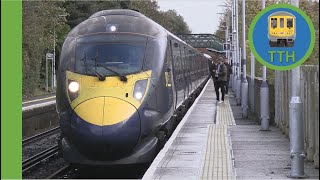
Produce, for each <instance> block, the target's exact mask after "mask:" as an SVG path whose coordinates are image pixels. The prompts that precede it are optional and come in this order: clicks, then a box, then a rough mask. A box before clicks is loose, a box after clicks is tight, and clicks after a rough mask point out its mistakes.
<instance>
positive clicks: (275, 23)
mask: <svg viewBox="0 0 320 180" xmlns="http://www.w3.org/2000/svg"><path fill="white" fill-rule="evenodd" d="M271 27H272V28H277V18H271Z"/></svg>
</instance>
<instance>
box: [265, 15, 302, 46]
mask: <svg viewBox="0 0 320 180" xmlns="http://www.w3.org/2000/svg"><path fill="white" fill-rule="evenodd" d="M268 38H269V45H270V47H293V46H294V40H295V38H296V18H295V16H294V15H293V14H291V13H288V12H284V11H280V12H275V13H273V14H271V15H270V16H269V17H268Z"/></svg>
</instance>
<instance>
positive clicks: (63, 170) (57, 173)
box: [45, 164, 71, 179]
mask: <svg viewBox="0 0 320 180" xmlns="http://www.w3.org/2000/svg"><path fill="white" fill-rule="evenodd" d="M70 168H71V166H70V165H69V164H68V165H65V166H63V167H62V168H61V169H59V170H58V171H56V172H54V173H53V174H51V175H50V176H48V177H46V178H45V179H57V178H58V177H59V176H60V175H63V174H64V173H65V172H66V171H68V170H69V169H70Z"/></svg>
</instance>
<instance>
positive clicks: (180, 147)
mask: <svg viewBox="0 0 320 180" xmlns="http://www.w3.org/2000/svg"><path fill="white" fill-rule="evenodd" d="M259 130H260V125H258V124H257V123H256V121H253V120H250V119H248V118H242V108H241V106H236V103H235V97H234V96H233V94H232V93H230V95H229V96H227V97H226V98H225V102H224V103H217V101H216V95H215V92H214V86H213V83H212V80H209V81H208V82H207V84H206V86H205V87H204V89H203V91H202V92H201V94H200V95H199V96H198V98H197V99H196V101H195V102H194V104H193V105H192V107H191V108H190V109H189V110H188V112H187V114H186V115H185V116H184V118H183V119H182V121H181V122H180V124H179V125H178V127H177V128H176V130H175V131H174V133H173V134H172V136H171V137H170V139H169V141H168V142H167V143H166V145H165V146H164V148H163V149H162V150H161V151H160V152H159V154H158V155H157V157H156V158H155V160H154V161H153V163H152V164H151V166H150V167H149V169H148V170H147V171H146V173H145V174H144V176H143V178H142V179H148V180H149V179H150V180H151V179H290V178H288V175H289V173H290V144H289V139H288V138H287V137H285V136H284V135H283V134H282V133H281V132H280V130H279V129H278V128H276V127H273V126H270V130H271V131H259ZM305 173H306V174H307V175H308V176H309V178H308V179H319V172H318V170H317V169H314V168H313V166H312V163H311V162H306V163H305Z"/></svg>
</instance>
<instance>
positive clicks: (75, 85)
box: [68, 81, 80, 93]
mask: <svg viewBox="0 0 320 180" xmlns="http://www.w3.org/2000/svg"><path fill="white" fill-rule="evenodd" d="M79 88H80V85H79V83H78V82H77V81H71V82H70V83H69V86H68V89H69V91H70V92H72V93H76V92H78V91H79Z"/></svg>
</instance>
